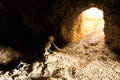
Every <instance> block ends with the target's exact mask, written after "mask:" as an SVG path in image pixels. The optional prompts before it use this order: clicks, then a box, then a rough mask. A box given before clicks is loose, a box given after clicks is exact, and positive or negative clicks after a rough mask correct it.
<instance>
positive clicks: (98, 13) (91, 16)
mask: <svg viewBox="0 0 120 80" xmlns="http://www.w3.org/2000/svg"><path fill="white" fill-rule="evenodd" d="M80 17H81V26H80V27H81V33H82V34H83V36H84V35H89V34H91V33H93V32H97V33H99V32H103V29H104V19H103V11H102V10H100V9H98V8H96V7H91V8H89V9H87V10H85V11H83V12H82V14H81V16H80Z"/></svg>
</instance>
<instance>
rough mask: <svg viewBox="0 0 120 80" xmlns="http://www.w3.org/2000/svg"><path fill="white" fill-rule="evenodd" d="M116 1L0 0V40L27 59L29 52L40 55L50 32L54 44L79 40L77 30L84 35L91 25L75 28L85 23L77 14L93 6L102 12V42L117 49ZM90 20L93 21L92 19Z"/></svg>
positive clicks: (61, 44)
mask: <svg viewBox="0 0 120 80" xmlns="http://www.w3.org/2000/svg"><path fill="white" fill-rule="evenodd" d="M91 3H92V4H91ZM119 4H120V3H119V1H117V0H115V1H114V0H104V1H101V0H60V1H58V0H57V1H56V0H53V1H52V2H51V0H17V1H14V0H11V1H9V0H6V1H0V43H1V44H3V45H5V46H10V47H12V48H13V49H15V50H17V51H20V53H21V54H22V55H23V56H24V58H25V59H26V60H28V61H29V60H30V58H33V55H34V57H35V56H37V57H38V56H39V55H40V56H41V55H42V54H43V53H42V52H41V51H42V50H43V49H44V44H45V43H46V42H47V38H48V37H49V36H50V35H53V36H54V38H55V44H56V45H57V46H66V44H69V43H74V42H77V41H79V40H80V38H81V33H80V32H81V31H83V33H84V31H85V35H88V33H89V31H92V30H94V28H90V29H92V30H89V29H86V30H84V28H83V29H80V27H78V26H85V25H86V24H85V23H86V22H85V21H83V22H82V23H83V24H81V19H83V18H85V16H84V17H81V16H82V15H83V14H81V13H82V12H83V11H85V10H87V9H90V8H91V7H96V8H98V9H100V10H103V12H104V21H105V26H104V27H105V28H104V34H105V42H106V44H108V47H110V49H112V50H116V51H119V50H120V44H119V42H120V38H119V35H120V29H119V24H118V23H119V20H118V19H119V15H118V14H119V13H120V11H119ZM116 6H118V7H116ZM98 11H99V10H98ZM88 19H90V18H89V16H87V18H86V20H88ZM92 21H93V24H94V22H96V24H97V21H94V19H92V20H91V22H92ZM88 22H89V23H91V22H90V21H88ZM101 22H103V21H102V20H101ZM116 23H117V24H116ZM96 29H98V28H96ZM98 31H99V29H98ZM90 33H91V32H90ZM34 53H36V54H34ZM31 56H32V57H31Z"/></svg>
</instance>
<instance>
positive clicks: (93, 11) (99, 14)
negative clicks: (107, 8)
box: [83, 7, 103, 20]
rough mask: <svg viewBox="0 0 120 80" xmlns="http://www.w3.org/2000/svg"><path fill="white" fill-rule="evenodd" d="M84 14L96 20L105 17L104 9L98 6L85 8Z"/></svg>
mask: <svg viewBox="0 0 120 80" xmlns="http://www.w3.org/2000/svg"><path fill="white" fill-rule="evenodd" d="M83 14H84V16H86V17H87V18H92V19H96V20H99V19H103V11H102V10H100V9H98V8H96V7H91V8H90V9H87V10H85V11H84V12H83Z"/></svg>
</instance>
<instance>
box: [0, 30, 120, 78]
mask: <svg viewBox="0 0 120 80" xmlns="http://www.w3.org/2000/svg"><path fill="white" fill-rule="evenodd" d="M62 50H63V51H58V50H55V51H53V52H52V53H50V54H48V55H45V56H44V58H43V60H39V61H35V62H34V63H32V64H26V63H23V62H21V63H20V64H19V65H18V67H17V68H16V69H13V70H12V71H11V72H9V71H7V72H3V71H1V73H0V79H2V80H3V79H9V80H12V79H14V80H119V79H120V62H119V60H118V58H117V55H116V54H115V53H114V52H112V51H111V50H110V49H108V48H107V47H106V45H105V44H104V33H103V32H101V33H92V34H90V35H89V36H85V37H84V38H82V39H81V40H80V41H79V42H76V43H75V44H69V45H67V46H66V47H64V48H63V49H62Z"/></svg>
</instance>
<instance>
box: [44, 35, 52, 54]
mask: <svg viewBox="0 0 120 80" xmlns="http://www.w3.org/2000/svg"><path fill="white" fill-rule="evenodd" d="M53 41H54V37H53V36H49V37H48V42H47V43H46V44H45V49H44V51H45V54H44V55H48V54H49V52H51V50H50V48H51V46H52V42H53Z"/></svg>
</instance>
